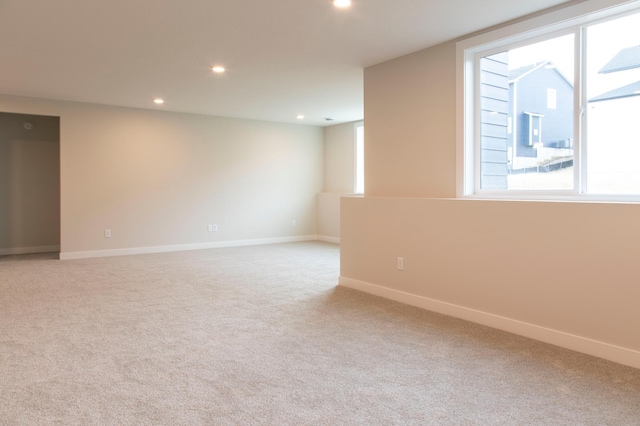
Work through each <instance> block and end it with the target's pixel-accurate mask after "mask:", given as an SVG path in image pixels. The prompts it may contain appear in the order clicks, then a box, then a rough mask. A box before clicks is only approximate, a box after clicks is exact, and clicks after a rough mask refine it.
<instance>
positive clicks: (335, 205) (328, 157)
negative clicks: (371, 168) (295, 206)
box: [317, 122, 359, 242]
mask: <svg viewBox="0 0 640 426" xmlns="http://www.w3.org/2000/svg"><path fill="white" fill-rule="evenodd" d="M358 123H359V122H350V123H343V124H337V125H335V126H329V127H325V128H324V192H322V193H320V194H318V213H317V216H318V236H319V237H320V238H322V239H325V240H327V241H333V242H339V241H340V198H341V197H342V196H348V195H350V194H353V190H354V188H355V137H356V124H358Z"/></svg>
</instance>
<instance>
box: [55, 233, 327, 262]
mask: <svg viewBox="0 0 640 426" xmlns="http://www.w3.org/2000/svg"><path fill="white" fill-rule="evenodd" d="M317 239H318V238H317V236H316V235H302V236H297V237H277V238H260V239H254V240H235V241H216V242H209V243H195V244H175V245H169V246H151V247H132V248H124V249H113V250H95V251H76V252H64V253H60V259H61V260H72V259H89V258H95V257H112V256H129V255H134V254H150V253H167V252H172V251H186V250H202V249H212V248H223V247H241V246H255V245H259V244H279V243H294V242H299V241H315V240H317Z"/></svg>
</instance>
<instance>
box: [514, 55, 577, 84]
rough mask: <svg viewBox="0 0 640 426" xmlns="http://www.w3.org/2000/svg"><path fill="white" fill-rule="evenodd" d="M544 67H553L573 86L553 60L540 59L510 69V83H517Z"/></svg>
mask: <svg viewBox="0 0 640 426" xmlns="http://www.w3.org/2000/svg"><path fill="white" fill-rule="evenodd" d="M542 67H547V68H552V69H553V70H554V71H555V72H556V73H558V75H560V77H562V78H563V79H564V80H565V81H566V82H567V83H569V85H571V86H572V87H573V83H571V81H570V80H569V79H568V78H567V77H566V76H565V75H564V74H563V73H562V72H560V70H559V69H558V68H557V67H556V66H555V64H554V63H553V62H552V61H540V62H536V63H534V64H530V65H525V66H524V67H520V68H516V69H513V70H511V71H509V84H511V83H517V82H518V81H520V80H521V79H523V78H524V77H526V76H527V75H529V74H531V73H533V72H535V71H537V70H539V69H540V68H542Z"/></svg>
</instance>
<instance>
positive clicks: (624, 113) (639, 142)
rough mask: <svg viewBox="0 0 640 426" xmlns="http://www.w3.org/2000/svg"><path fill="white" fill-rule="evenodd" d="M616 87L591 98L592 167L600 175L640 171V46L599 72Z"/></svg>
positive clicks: (604, 82) (621, 53)
mask: <svg viewBox="0 0 640 426" xmlns="http://www.w3.org/2000/svg"><path fill="white" fill-rule="evenodd" d="M598 74H599V75H598V76H595V77H594V78H598V79H599V83H600V84H601V85H602V86H603V87H607V88H613V89H611V90H608V91H606V92H604V93H602V94H600V95H597V96H594V97H592V98H590V99H589V109H588V114H589V129H588V137H589V170H590V172H591V173H592V174H598V175H599V176H607V175H620V174H621V173H629V172H632V173H634V174H637V173H639V172H640V166H639V164H638V161H637V158H638V157H639V156H640V131H639V130H638V124H637V116H638V111H640V46H632V47H628V48H625V49H622V50H620V51H619V52H618V53H617V54H616V55H615V56H613V58H611V60H610V61H609V62H607V63H606V64H605V65H604V66H603V67H602V68H601V69H600V70H599V71H598Z"/></svg>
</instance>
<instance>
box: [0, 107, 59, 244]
mask: <svg viewBox="0 0 640 426" xmlns="http://www.w3.org/2000/svg"><path fill="white" fill-rule="evenodd" d="M59 251H60V117H50V116H41V115H29V114H15V113H0V255H13V254H26V253H44V252H59Z"/></svg>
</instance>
